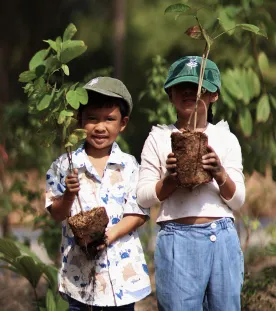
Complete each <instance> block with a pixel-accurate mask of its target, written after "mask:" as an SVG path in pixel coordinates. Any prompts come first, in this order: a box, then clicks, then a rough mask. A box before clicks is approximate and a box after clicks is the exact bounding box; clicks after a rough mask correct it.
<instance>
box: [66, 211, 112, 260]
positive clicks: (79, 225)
mask: <svg viewBox="0 0 276 311" xmlns="http://www.w3.org/2000/svg"><path fill="white" fill-rule="evenodd" d="M108 222H109V218H108V216H107V213H106V210H105V208H104V207H96V208H93V209H92V210H90V211H86V212H83V213H79V214H77V215H74V216H72V217H70V218H69V219H68V223H69V225H70V227H71V229H72V231H73V233H74V236H75V239H76V243H77V244H78V245H80V246H81V248H82V250H83V251H84V252H85V254H86V255H87V257H88V258H89V259H94V258H95V256H96V255H97V246H98V245H101V244H104V243H105V229H106V227H107V224H108ZM87 241H88V242H87Z"/></svg>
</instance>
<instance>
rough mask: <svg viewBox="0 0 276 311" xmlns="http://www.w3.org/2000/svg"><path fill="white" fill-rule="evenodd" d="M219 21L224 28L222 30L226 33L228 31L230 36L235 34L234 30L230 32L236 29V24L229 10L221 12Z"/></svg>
mask: <svg viewBox="0 0 276 311" xmlns="http://www.w3.org/2000/svg"><path fill="white" fill-rule="evenodd" d="M218 20H219V23H220V25H221V26H222V28H223V29H224V30H225V31H227V33H228V34H229V35H231V34H233V32H234V29H233V30H231V31H228V30H230V29H232V28H234V27H235V25H236V23H235V20H234V19H233V17H231V16H230V13H229V9H227V8H225V9H221V10H220V12H219V18H218Z"/></svg>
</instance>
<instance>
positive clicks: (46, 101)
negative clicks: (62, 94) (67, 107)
mask: <svg viewBox="0 0 276 311" xmlns="http://www.w3.org/2000/svg"><path fill="white" fill-rule="evenodd" d="M51 101H52V96H51V95H49V94H46V95H44V96H43V97H42V99H41V100H40V102H38V104H37V106H36V108H37V110H38V111H41V110H44V109H46V108H48V107H49V105H50V103H51Z"/></svg>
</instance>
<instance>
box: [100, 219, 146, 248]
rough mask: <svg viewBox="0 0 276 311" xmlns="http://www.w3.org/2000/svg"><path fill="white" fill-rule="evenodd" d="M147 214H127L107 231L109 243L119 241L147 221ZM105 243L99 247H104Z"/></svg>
mask: <svg viewBox="0 0 276 311" xmlns="http://www.w3.org/2000/svg"><path fill="white" fill-rule="evenodd" d="M146 219H147V216H145V215H138V214H127V215H126V216H124V218H123V219H122V220H120V221H119V222H118V223H117V224H116V225H114V226H113V227H111V228H109V229H108V230H107V231H106V237H107V245H109V244H111V243H113V242H115V241H117V240H118V239H119V238H121V237H123V236H125V235H127V234H128V233H130V232H132V231H134V230H136V229H137V228H139V227H140V226H142V225H143V224H144V223H145V222H146ZM104 247H105V245H100V246H99V247H98V249H104Z"/></svg>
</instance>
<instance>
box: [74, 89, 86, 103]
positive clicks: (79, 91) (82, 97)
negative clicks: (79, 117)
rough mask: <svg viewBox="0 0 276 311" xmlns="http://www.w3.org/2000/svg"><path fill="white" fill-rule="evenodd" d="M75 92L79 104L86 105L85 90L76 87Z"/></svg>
mask: <svg viewBox="0 0 276 311" xmlns="http://www.w3.org/2000/svg"><path fill="white" fill-rule="evenodd" d="M75 92H76V94H77V98H78V100H79V102H80V103H81V104H83V105H86V104H87V103H88V94H87V91H86V89H84V88H83V87H77V88H76V90H75Z"/></svg>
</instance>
